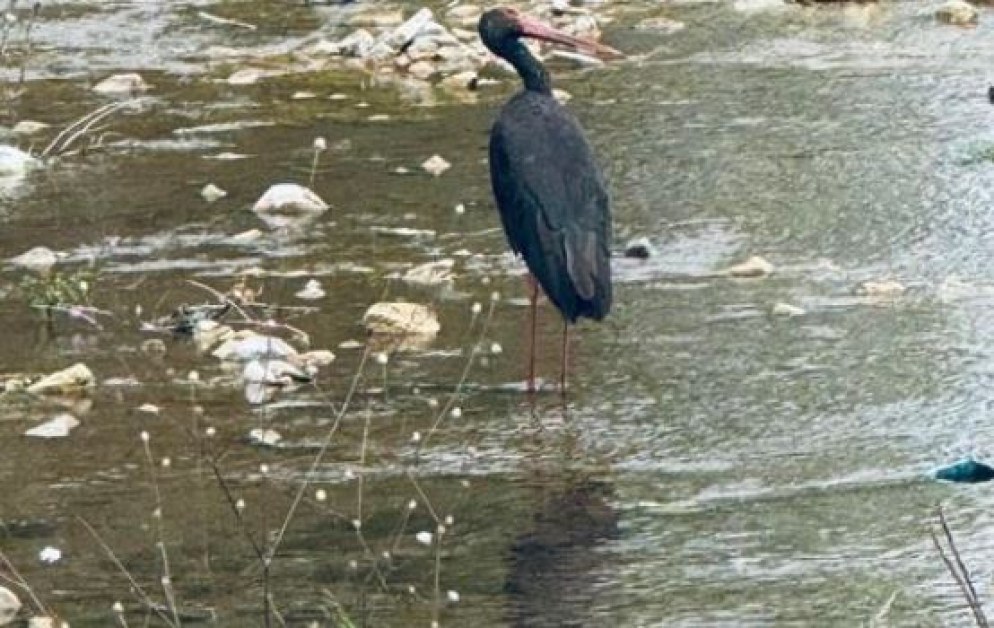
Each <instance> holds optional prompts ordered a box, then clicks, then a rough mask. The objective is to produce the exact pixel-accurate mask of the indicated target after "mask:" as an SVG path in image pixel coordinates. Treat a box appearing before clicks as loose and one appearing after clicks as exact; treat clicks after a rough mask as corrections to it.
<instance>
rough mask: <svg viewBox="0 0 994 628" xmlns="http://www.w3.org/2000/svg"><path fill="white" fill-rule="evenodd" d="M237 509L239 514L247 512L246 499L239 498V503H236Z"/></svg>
mask: <svg viewBox="0 0 994 628" xmlns="http://www.w3.org/2000/svg"><path fill="white" fill-rule="evenodd" d="M235 508H236V509H237V510H238V511H239V512H241V511H242V510H245V500H244V499H242V498H241V497H239V498H238V501H236V502H235Z"/></svg>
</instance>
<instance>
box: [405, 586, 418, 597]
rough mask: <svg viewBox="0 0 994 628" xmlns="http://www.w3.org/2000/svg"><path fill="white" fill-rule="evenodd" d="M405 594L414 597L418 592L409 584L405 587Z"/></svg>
mask: <svg viewBox="0 0 994 628" xmlns="http://www.w3.org/2000/svg"><path fill="white" fill-rule="evenodd" d="M407 592H408V593H410V594H411V595H414V594H416V593H417V592H418V590H417V589H415V588H414V585H413V584H409V585H407Z"/></svg>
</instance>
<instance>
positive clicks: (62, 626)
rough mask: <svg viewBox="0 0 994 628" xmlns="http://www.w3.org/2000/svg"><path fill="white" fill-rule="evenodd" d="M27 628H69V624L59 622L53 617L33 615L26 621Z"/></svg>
mask: <svg viewBox="0 0 994 628" xmlns="http://www.w3.org/2000/svg"><path fill="white" fill-rule="evenodd" d="M27 628H69V623H68V622H65V621H60V620H58V619H56V618H55V617H48V616H46V615H35V616H34V617H32V618H31V619H29V620H28V625H27Z"/></svg>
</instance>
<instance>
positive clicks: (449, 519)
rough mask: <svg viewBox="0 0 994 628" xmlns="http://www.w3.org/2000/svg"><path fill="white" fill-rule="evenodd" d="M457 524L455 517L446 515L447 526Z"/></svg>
mask: <svg viewBox="0 0 994 628" xmlns="http://www.w3.org/2000/svg"><path fill="white" fill-rule="evenodd" d="M455 522H456V518H455V517H453V516H452V515H445V525H447V526H451V525H453V524H455Z"/></svg>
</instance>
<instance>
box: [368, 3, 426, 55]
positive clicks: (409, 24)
mask: <svg viewBox="0 0 994 628" xmlns="http://www.w3.org/2000/svg"><path fill="white" fill-rule="evenodd" d="M433 22H434V15H433V14H432V12H431V9H429V8H427V7H424V8H422V9H421V10H419V11H418V12H417V13H415V14H414V15H412V16H411V18H410V19H408V20H407V21H406V22H404V23H403V24H401V25H400V26H398V27H397V28H395V29H393V30H392V31H390V32H388V33H386V34H384V35H383V36H382V37H381V38H380V39H379V40H378V41H377V43H379V44H384V45H385V46H388V47H389V48H391V49H393V50H400V49H401V48H403V47H404V46H406V45H408V44H409V43H410V42H411V41H413V40H414V38H415V37H417V36H418V35H419V34H420V33H421V32H422V31H423V30H424V29H425V27H427V26H428V25H429V24H432V23H433Z"/></svg>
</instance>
